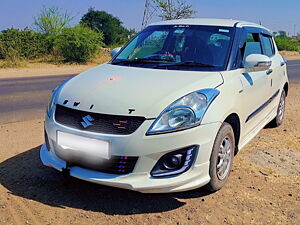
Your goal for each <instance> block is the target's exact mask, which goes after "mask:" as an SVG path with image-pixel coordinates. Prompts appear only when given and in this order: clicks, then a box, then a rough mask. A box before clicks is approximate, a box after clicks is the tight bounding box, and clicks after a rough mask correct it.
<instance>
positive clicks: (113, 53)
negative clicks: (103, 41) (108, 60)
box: [110, 47, 121, 58]
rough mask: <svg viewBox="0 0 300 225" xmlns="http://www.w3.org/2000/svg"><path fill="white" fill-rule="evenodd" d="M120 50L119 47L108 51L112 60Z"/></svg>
mask: <svg viewBox="0 0 300 225" xmlns="http://www.w3.org/2000/svg"><path fill="white" fill-rule="evenodd" d="M120 50H121V47H118V48H114V49H113V50H111V51H110V56H111V57H112V58H113V57H115V55H116V54H117V53H118V52H119V51H120Z"/></svg>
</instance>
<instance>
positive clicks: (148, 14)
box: [142, 0, 157, 29]
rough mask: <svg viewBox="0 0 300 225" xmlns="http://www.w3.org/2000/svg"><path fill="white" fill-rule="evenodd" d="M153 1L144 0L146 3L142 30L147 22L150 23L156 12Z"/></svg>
mask: <svg viewBox="0 0 300 225" xmlns="http://www.w3.org/2000/svg"><path fill="white" fill-rule="evenodd" d="M154 1H155V0H146V2H145V9H144V17H143V22H142V29H144V28H145V27H146V26H147V25H148V24H149V22H150V21H151V19H152V17H153V15H154V14H155V13H156V11H157V5H156V3H155V2H154Z"/></svg>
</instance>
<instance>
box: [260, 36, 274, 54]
mask: <svg viewBox="0 0 300 225" xmlns="http://www.w3.org/2000/svg"><path fill="white" fill-rule="evenodd" d="M261 41H262V45H263V48H264V55H266V56H269V57H271V56H272V55H274V48H273V41H272V38H271V37H267V36H261Z"/></svg>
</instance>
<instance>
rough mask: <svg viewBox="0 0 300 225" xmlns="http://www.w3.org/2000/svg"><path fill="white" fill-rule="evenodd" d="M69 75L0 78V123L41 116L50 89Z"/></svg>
mask: <svg viewBox="0 0 300 225" xmlns="http://www.w3.org/2000/svg"><path fill="white" fill-rule="evenodd" d="M71 76H74V75H62V76H41V77H25V78H6V79H0V124H5V123H10V122H18V121H24V120H30V119H36V118H41V117H42V116H43V115H44V113H45V109H46V106H47V102H48V99H49V96H50V93H51V91H52V90H53V89H54V88H55V87H56V86H57V85H58V84H60V83H61V82H62V81H63V80H65V79H68V78H69V77H71Z"/></svg>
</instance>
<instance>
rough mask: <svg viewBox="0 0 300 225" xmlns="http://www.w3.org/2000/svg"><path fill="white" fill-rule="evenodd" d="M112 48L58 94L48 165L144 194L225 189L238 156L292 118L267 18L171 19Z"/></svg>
mask: <svg viewBox="0 0 300 225" xmlns="http://www.w3.org/2000/svg"><path fill="white" fill-rule="evenodd" d="M111 54H112V56H113V58H112V60H111V61H110V62H108V63H106V64H103V65H99V66H96V67H95V68H92V69H90V70H88V71H86V72H83V73H81V74H79V75H77V76H75V77H73V78H71V79H69V80H67V81H65V82H63V83H62V84H60V85H59V86H58V87H57V88H55V89H54V91H53V92H52V95H51V99H50V101H49V104H48V108H47V114H46V119H45V144H44V145H42V147H41V150H40V158H41V160H42V162H43V164H44V165H46V166H49V167H52V168H54V169H56V170H59V171H65V172H67V173H68V174H69V175H70V176H73V177H76V178H79V179H82V180H86V181H90V182H94V183H98V184H103V185H108V186H114V187H119V188H125V189H130V190H135V191H139V192H146V193H165V192H178V191H186V190H191V189H195V188H198V187H201V186H205V187H206V188H208V189H209V190H211V191H217V190H219V189H220V188H222V187H223V186H224V184H225V183H226V181H227V180H228V177H229V174H230V171H231V167H232V163H233V157H234V155H235V154H236V153H237V152H238V151H239V150H241V149H242V148H243V147H244V146H245V145H246V144H247V143H248V142H249V141H250V140H251V139H252V138H253V137H254V136H255V135H256V134H257V133H258V132H259V131H260V130H261V129H262V128H264V127H265V126H266V125H268V124H269V125H271V126H273V127H276V126H279V125H280V124H281V123H282V121H283V118H284V112H285V100H286V96H287V94H288V89H289V84H288V77H287V68H286V61H285V59H284V58H283V57H282V56H281V55H280V54H279V53H278V50H277V47H276V44H275V42H274V39H273V37H272V33H271V32H270V30H268V29H267V28H265V27H262V26H260V25H257V24H253V23H249V22H243V21H235V20H223V19H183V20H173V21H164V22H159V23H154V24H151V25H149V26H148V27H147V28H145V29H144V30H143V31H141V32H140V33H139V34H138V35H136V37H134V38H133V39H132V40H131V41H130V42H129V43H128V44H126V45H125V46H124V47H122V48H117V49H114V50H113V51H112V52H111Z"/></svg>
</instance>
